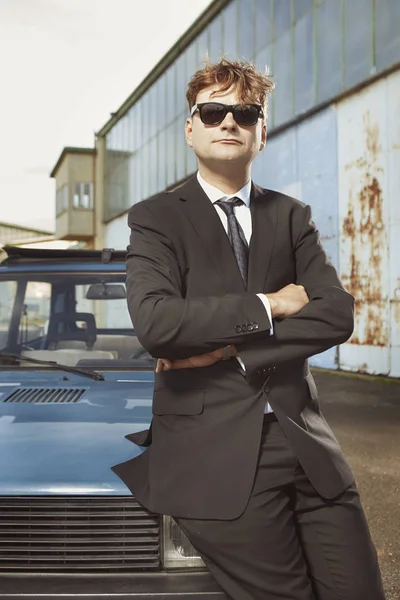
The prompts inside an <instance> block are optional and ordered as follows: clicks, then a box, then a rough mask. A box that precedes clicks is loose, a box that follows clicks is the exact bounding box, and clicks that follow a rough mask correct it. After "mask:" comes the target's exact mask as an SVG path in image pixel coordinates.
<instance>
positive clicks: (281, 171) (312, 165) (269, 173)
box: [253, 108, 339, 369]
mask: <svg viewBox="0 0 400 600" xmlns="http://www.w3.org/2000/svg"><path fill="white" fill-rule="evenodd" d="M253 179H254V181H256V182H257V183H259V184H260V185H262V186H264V187H268V188H270V189H275V190H279V191H280V192H283V193H285V194H288V195H289V196H293V197H295V198H298V199H299V200H302V201H303V202H306V203H307V204H310V205H311V207H312V211H313V219H314V220H315V222H316V224H317V227H318V229H319V232H320V235H321V241H322V243H323V245H324V248H325V250H326V252H327V254H328V256H329V258H330V260H331V261H332V263H333V264H334V265H335V267H336V268H338V266H339V257H338V183H337V131H336V112H335V110H334V109H333V108H327V109H325V110H323V111H321V112H320V113H318V114H317V115H314V116H313V117H311V118H310V119H307V120H306V121H303V122H302V123H300V124H299V125H298V126H296V127H292V128H291V129H288V130H286V131H284V132H283V133H281V134H280V135H278V136H275V137H272V138H271V139H270V140H267V145H266V147H265V150H264V151H263V152H262V153H260V155H259V156H258V157H257V159H256V161H255V162H254V167H253ZM336 354H337V350H336V348H332V349H330V350H328V351H327V352H324V353H322V354H319V355H317V356H314V357H313V358H312V359H311V361H310V363H311V364H313V365H314V366H319V367H325V368H330V369H334V368H336V367H337V359H336Z"/></svg>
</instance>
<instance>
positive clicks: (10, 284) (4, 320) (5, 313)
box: [0, 281, 17, 349]
mask: <svg viewBox="0 0 400 600" xmlns="http://www.w3.org/2000/svg"><path fill="white" fill-rule="evenodd" d="M16 295H17V282H16V281H2V282H1V284H0V349H1V348H5V347H6V346H7V342H8V331H9V327H10V310H12V307H13V306H14V302H15V297H16Z"/></svg>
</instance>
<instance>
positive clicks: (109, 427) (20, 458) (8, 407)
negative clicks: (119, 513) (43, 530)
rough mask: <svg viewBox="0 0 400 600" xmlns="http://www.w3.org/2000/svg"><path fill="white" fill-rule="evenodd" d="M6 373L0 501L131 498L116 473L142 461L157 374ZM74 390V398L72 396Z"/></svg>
mask: <svg viewBox="0 0 400 600" xmlns="http://www.w3.org/2000/svg"><path fill="white" fill-rule="evenodd" d="M104 376H105V381H94V380H92V379H89V378H88V377H84V376H81V375H75V374H68V375H66V374H65V373H60V372H59V371H55V372H53V371H45V372H36V373H34V374H32V370H30V369H28V370H20V371H18V370H13V372H12V373H11V372H4V371H2V372H0V495H3V496H8V495H40V494H42V495H49V494H60V495H66V494H71V495H77V494H78V495H79V494H83V495H118V496H121V495H130V494H131V492H130V491H129V490H128V488H127V487H126V486H125V485H124V484H123V483H122V481H121V480H120V479H119V478H118V477H117V476H116V475H115V473H114V472H113V471H111V467H112V466H113V465H115V464H118V463H120V462H124V461H126V460H129V459H131V458H134V457H135V456H138V455H139V454H141V452H143V451H144V448H140V447H138V446H136V445H135V444H133V443H132V442H130V441H128V440H126V439H125V436H126V435H127V434H128V433H133V432H135V431H141V430H143V429H147V428H148V427H149V424H150V421H151V401H152V395H153V384H154V376H153V373H152V372H126V371H125V372H118V373H116V372H113V373H104ZM71 390H72V391H71Z"/></svg>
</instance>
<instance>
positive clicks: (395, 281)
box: [387, 71, 400, 377]
mask: <svg viewBox="0 0 400 600" xmlns="http://www.w3.org/2000/svg"><path fill="white" fill-rule="evenodd" d="M387 109H388V123H389V126H388V192H389V205H390V209H389V210H390V228H389V244H390V289H389V299H390V375H391V376H392V377H400V71H398V72H397V73H393V75H391V76H390V77H389V78H388V87H387Z"/></svg>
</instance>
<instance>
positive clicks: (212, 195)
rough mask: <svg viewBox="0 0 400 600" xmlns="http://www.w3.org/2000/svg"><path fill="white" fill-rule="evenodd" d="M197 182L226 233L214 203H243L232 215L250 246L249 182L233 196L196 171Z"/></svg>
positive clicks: (265, 301)
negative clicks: (238, 201)
mask: <svg viewBox="0 0 400 600" xmlns="http://www.w3.org/2000/svg"><path fill="white" fill-rule="evenodd" d="M197 180H198V182H199V184H200V185H201V187H202V188H203V190H204V192H205V194H206V196H207V197H208V198H209V199H210V200H211V202H212V203H213V205H214V208H215V210H216V211H217V213H218V216H219V218H220V219H221V222H222V225H223V226H224V229H225V231H226V233H228V217H227V216H226V214H225V213H224V211H223V210H222V208H220V207H219V206H218V205H217V204H215V203H216V202H217V200H228V199H229V198H240V200H242V201H243V204H241V205H240V206H235V207H234V213H235V217H236V219H237V220H238V222H239V223H240V226H241V227H242V229H243V233H244V235H245V238H246V241H247V243H248V245H249V246H250V239H251V234H252V231H253V230H252V222H251V212H250V191H251V180H249V181H248V182H247V183H246V184H245V185H244V186H243V187H242V188H241V189H240V190H239V191H238V192H236V193H235V194H225V193H224V192H222V191H221V190H219V189H218V188H216V187H214V186H213V185H210V184H209V183H207V181H205V180H204V179H203V177H202V176H201V175H200V173H199V171H197ZM257 296H258V297H259V298H260V300H261V302H262V303H263V305H264V307H265V310H266V312H267V315H268V319H269V322H270V323H271V329H270V335H273V331H274V330H273V326H272V313H271V306H270V303H269V301H268V298H267V297H266V296H265V294H257ZM236 358H237V360H238V361H239V364H240V366H241V368H242V369H243V371H244V372H246V368H245V366H244V363H243V361H242V360H241V359H240V357H239V356H237V357H236ZM264 412H266V413H268V412H272V409H271V407H270V405H269V404H268V402H267V404H266V406H265V411H264Z"/></svg>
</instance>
